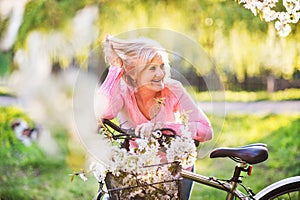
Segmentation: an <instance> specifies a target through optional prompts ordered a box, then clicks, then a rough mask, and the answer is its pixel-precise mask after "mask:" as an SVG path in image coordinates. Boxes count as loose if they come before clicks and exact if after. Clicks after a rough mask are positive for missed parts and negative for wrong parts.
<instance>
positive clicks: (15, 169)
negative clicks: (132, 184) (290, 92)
mask: <svg viewBox="0 0 300 200" xmlns="http://www.w3.org/2000/svg"><path fill="white" fill-rule="evenodd" d="M14 118H23V119H25V120H26V121H28V122H29V124H31V125H33V124H34V122H32V121H31V120H30V119H29V117H28V116H27V115H26V114H24V113H23V111H22V110H21V109H19V108H15V107H8V108H5V107H0V121H1V124H0V160H1V162H0V173H1V175H0V199H13V200H14V199H25V200H26V199H38V200H39V199H55V200H56V199H58V200H60V199H61V200H63V199H92V197H93V196H94V195H95V194H96V190H97V183H96V180H95V179H94V178H93V177H90V178H89V179H88V181H87V182H83V181H81V180H80V179H79V178H78V177H75V180H74V181H73V182H71V181H70V176H69V174H70V173H72V172H73V170H78V169H79V168H78V167H79V165H78V164H77V165H74V163H76V162H79V161H76V162H75V161H73V164H72V157H74V156H75V157H76V151H74V149H72V148H71V147H72V146H76V145H77V144H73V145H71V146H68V144H69V143H71V144H72V142H70V137H68V135H67V133H66V131H65V130H64V129H57V130H55V131H54V132H53V136H54V137H55V139H56V140H57V142H58V145H59V147H60V155H59V156H56V157H50V156H48V155H46V154H45V153H44V152H43V151H42V150H41V148H40V147H39V146H38V145H36V144H34V145H32V146H30V147H25V146H23V145H22V143H20V142H19V141H18V140H17V139H16V138H15V137H14V133H13V132H12V130H11V129H10V122H11V120H12V119H14ZM210 118H211V119H212V123H213V127H214V129H215V130H221V131H220V132H219V133H216V137H215V138H214V139H215V140H214V141H216V145H215V147H219V146H232V147H233V146H240V145H246V144H249V143H255V142H263V143H266V144H267V145H268V148H269V159H268V160H267V161H265V162H264V163H261V164H257V165H254V170H253V176H250V177H246V178H245V179H244V183H245V184H246V185H247V186H251V188H252V189H253V190H254V192H257V191H259V190H260V189H262V188H263V187H265V186H266V185H268V184H270V183H273V182H275V181H277V180H280V179H282V178H285V177H288V176H293V175H297V174H298V175H299V174H300V167H299V166H300V156H299V151H300V137H299V136H298V134H299V133H300V116H299V115H297V116H289V115H227V116H226V119H225V122H224V125H223V124H222V123H220V122H222V119H218V117H217V116H211V117H210ZM77 156H78V155H77ZM200 156H201V155H200ZM74 159H75V158H73V160H74ZM81 162H82V161H81ZM82 166H84V164H82ZM234 166H235V163H234V162H233V161H232V160H229V159H225V158H220V159H213V160H212V159H209V158H208V157H207V156H206V157H204V158H199V159H198V160H197V164H196V171H197V172H198V173H201V174H203V175H206V176H216V177H219V178H225V179H226V178H230V177H231V175H232V170H233V168H234ZM224 195H225V194H224V193H223V192H218V191H217V190H216V189H210V188H207V187H206V186H202V185H199V184H195V185H194V190H193V194H192V200H198V199H224V197H225V196H224Z"/></svg>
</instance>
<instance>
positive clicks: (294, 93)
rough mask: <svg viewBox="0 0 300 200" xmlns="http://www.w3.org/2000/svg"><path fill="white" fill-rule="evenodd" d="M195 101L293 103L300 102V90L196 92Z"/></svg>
mask: <svg viewBox="0 0 300 200" xmlns="http://www.w3.org/2000/svg"><path fill="white" fill-rule="evenodd" d="M193 94H195V99H196V100H198V101H230V102H251V101H291V100H300V89H295V88H293V89H286V90H281V91H276V92H273V93H268V92H266V91H258V92H247V91H238V92H235V91H225V92H224V91H210V92H198V93H197V92H196V93H193Z"/></svg>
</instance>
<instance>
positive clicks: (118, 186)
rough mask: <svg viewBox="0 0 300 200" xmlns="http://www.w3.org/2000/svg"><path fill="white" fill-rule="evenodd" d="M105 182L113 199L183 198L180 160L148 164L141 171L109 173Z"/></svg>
mask: <svg viewBox="0 0 300 200" xmlns="http://www.w3.org/2000/svg"><path fill="white" fill-rule="evenodd" d="M105 183H106V187H107V190H108V193H109V197H110V199H112V200H123V199H138V200H150V199H151V200H153V199H182V192H181V184H182V177H181V165H180V162H172V163H164V164H159V165H151V166H146V167H143V168H142V170H140V172H139V173H133V172H120V173H119V174H118V175H113V174H112V173H108V174H107V175H106V178H105Z"/></svg>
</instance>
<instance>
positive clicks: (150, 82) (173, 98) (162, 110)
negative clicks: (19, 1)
mask: <svg viewBox="0 0 300 200" xmlns="http://www.w3.org/2000/svg"><path fill="white" fill-rule="evenodd" d="M104 54H105V59H106V62H107V63H108V64H109V65H110V67H109V72H108V74H107V77H106V79H105V80H104V82H103V83H102V85H101V88H100V91H101V92H102V93H103V94H104V95H105V96H106V98H107V100H108V107H107V109H106V112H105V113H104V115H103V118H107V119H113V118H115V117H118V120H119V123H121V124H123V126H125V127H126V128H134V129H135V131H136V133H137V134H144V136H149V134H151V131H152V130H154V129H155V128H157V126H159V127H164V128H172V129H174V130H175V131H176V132H177V133H178V134H180V126H181V125H182V124H181V123H179V122H178V121H177V120H176V113H188V126H189V130H190V132H191V133H192V138H193V139H194V140H197V141H199V142H204V141H207V140H210V139H212V136H213V130H212V127H211V124H210V122H209V120H208V118H207V116H206V115H205V114H204V113H203V112H202V110H201V109H200V108H198V107H197V105H196V104H195V103H194V102H193V101H192V99H191V97H190V96H189V94H188V93H187V91H186V90H185V88H184V87H183V86H182V84H181V83H180V82H179V81H177V80H174V79H171V77H170V66H169V61H168V54H167V52H166V51H165V49H163V48H162V47H161V45H160V44H159V43H158V42H156V41H154V40H151V39H149V38H145V37H140V38H136V39H127V40H125V39H119V38H116V37H109V36H107V37H106V39H105V41H104ZM162 160H163V158H162ZM189 170H192V169H189ZM191 188H192V181H189V180H186V179H184V180H183V199H189V196H190V191H191Z"/></svg>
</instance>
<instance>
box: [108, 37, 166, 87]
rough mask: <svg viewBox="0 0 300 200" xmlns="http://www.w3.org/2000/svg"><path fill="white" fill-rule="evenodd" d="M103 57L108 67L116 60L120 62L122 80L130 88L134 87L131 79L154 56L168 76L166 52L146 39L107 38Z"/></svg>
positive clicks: (153, 41)
mask: <svg viewBox="0 0 300 200" xmlns="http://www.w3.org/2000/svg"><path fill="white" fill-rule="evenodd" d="M104 55H105V60H106V62H107V63H108V64H110V65H112V64H113V63H115V62H116V61H117V60H118V59H120V60H121V61H122V68H123V70H124V71H125V73H124V75H123V78H124V80H125V82H126V83H127V84H129V85H131V86H136V85H135V80H134V78H133V77H135V76H136V75H137V74H138V73H140V72H141V71H142V70H143V69H144V68H145V67H146V66H147V65H148V64H150V63H151V61H152V59H153V58H154V57H155V56H156V55H159V56H160V57H161V58H162V61H163V63H164V65H165V70H166V76H167V77H168V76H169V75H170V66H169V60H168V54H167V52H166V51H165V49H163V48H162V46H161V45H160V44H159V43H158V42H157V41H155V40H152V39H149V38H146V37H139V38H135V39H128V40H124V39H119V38H116V37H108V36H107V37H106V39H105V41H104Z"/></svg>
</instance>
